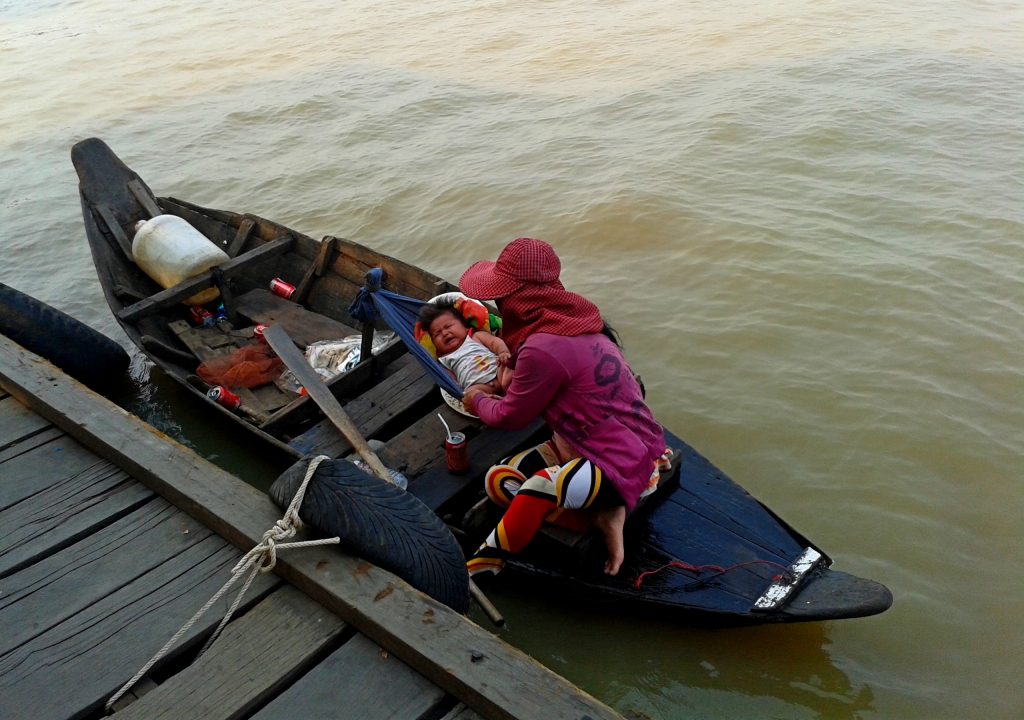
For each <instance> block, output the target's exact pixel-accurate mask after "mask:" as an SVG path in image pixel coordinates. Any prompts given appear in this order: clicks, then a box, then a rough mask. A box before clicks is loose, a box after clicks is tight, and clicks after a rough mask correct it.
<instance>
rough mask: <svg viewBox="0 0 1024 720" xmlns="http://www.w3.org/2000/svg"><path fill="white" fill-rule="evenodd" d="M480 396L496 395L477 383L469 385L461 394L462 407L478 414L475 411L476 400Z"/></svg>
mask: <svg viewBox="0 0 1024 720" xmlns="http://www.w3.org/2000/svg"><path fill="white" fill-rule="evenodd" d="M482 397H497V396H496V395H495V394H494V393H490V392H487V391H485V390H484V389H483V388H482V387H481V386H479V385H470V386H469V388H468V389H467V390H466V392H465V393H464V394H463V395H462V407H464V408H466V410H467V411H469V412H471V413H473V414H474V415H479V414H480V413H478V412H477V411H476V401H477V400H479V399H480V398H482Z"/></svg>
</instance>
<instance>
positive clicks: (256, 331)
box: [252, 324, 267, 343]
mask: <svg viewBox="0 0 1024 720" xmlns="http://www.w3.org/2000/svg"><path fill="white" fill-rule="evenodd" d="M266 329H267V326H266V325H262V324H261V325H257V326H256V327H254V328H253V329H252V336H253V337H254V338H256V339H257V340H259V341H260V342H261V343H265V342H266V341H267V339H266V338H265V337H263V331H264V330H266Z"/></svg>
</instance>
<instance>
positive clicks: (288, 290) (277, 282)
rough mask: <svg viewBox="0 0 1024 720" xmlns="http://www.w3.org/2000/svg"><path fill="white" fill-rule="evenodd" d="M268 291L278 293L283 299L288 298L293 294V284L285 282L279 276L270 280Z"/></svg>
mask: <svg viewBox="0 0 1024 720" xmlns="http://www.w3.org/2000/svg"><path fill="white" fill-rule="evenodd" d="M270 292H272V293H274V294H275V295H280V296H281V297H283V298H284V299H285V300H290V299H291V297H292V295H294V294H295V286H294V285H291V284H290V283H286V282H285V281H284V280H282V279H281V278H274V279H273V280H271V281H270Z"/></svg>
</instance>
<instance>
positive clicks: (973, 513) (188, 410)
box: [0, 0, 1024, 719]
mask: <svg viewBox="0 0 1024 720" xmlns="http://www.w3.org/2000/svg"><path fill="white" fill-rule="evenodd" d="M905 6H906V7H905ZM0 98H2V103H0V232H2V235H0V247H2V249H3V255H2V257H3V263H2V264H0V281H2V282H5V283H7V284H9V285H13V286H15V287H17V288H19V289H21V290H23V291H25V292H28V293H30V294H32V295H34V296H36V297H38V298H40V299H42V300H44V301H47V302H50V303H51V304H53V305H55V306H57V307H58V308H60V309H62V310H64V311H66V312H69V313H71V314H73V315H75V316H76V317H78V318H80V319H82V320H85V321H86V322H88V323H90V324H91V325H93V326H94V327H97V328H99V329H101V330H103V331H104V332H106V333H107V334H109V335H111V336H113V337H116V338H118V339H121V340H124V336H123V335H121V333H120V330H119V329H118V328H117V326H116V324H115V322H114V321H113V319H112V317H111V315H110V312H109V310H108V308H107V307H106V305H105V303H104V300H103V298H102V295H101V292H100V289H99V285H98V283H97V281H96V278H95V273H94V271H93V268H92V264H91V259H90V255H89V251H88V248H87V245H86V242H85V239H84V234H83V229H82V223H81V217H80V210H79V205H78V197H77V191H76V178H75V176H74V172H73V170H72V168H71V163H70V160H69V155H68V153H69V150H70V148H71V145H72V144H73V143H74V142H75V141H77V140H80V139H82V138H85V137H88V136H91V135H97V136H100V137H102V138H104V139H105V140H106V141H107V142H108V143H109V144H110V145H111V146H112V147H113V148H114V150H115V151H116V152H118V153H119V154H120V155H121V156H122V157H123V158H124V159H125V161H126V162H128V163H129V164H130V165H132V166H133V167H134V168H135V169H136V170H137V171H138V172H140V174H142V175H143V176H144V177H145V178H146V180H147V182H148V183H149V184H150V185H151V186H152V187H153V189H154V190H155V191H156V192H157V193H158V194H173V195H175V196H178V197H181V198H185V199H188V200H192V201H195V202H199V203H201V204H204V205H208V206H213V207H223V208H227V209H233V210H238V211H249V212H254V213H256V214H259V215H263V216H266V217H270V218H273V219H275V220H278V221H280V222H282V223H285V224H287V225H291V226H293V227H295V228H297V229H299V230H301V231H303V232H305V233H307V234H309V235H313V236H319V235H323V234H328V233H330V234H336V235H341V236H344V237H348V238H351V239H353V240H356V241H358V242H361V243H365V244H367V245H371V246H374V247H376V248H379V249H381V250H383V251H385V252H387V253H389V254H393V255H398V256H401V257H402V258H404V259H406V260H408V261H410V262H413V263H416V264H420V265H422V266H424V267H426V268H428V269H430V270H432V271H434V272H437V273H438V274H441V275H443V276H445V277H448V278H452V279H455V278H457V277H458V276H459V274H460V273H461V271H462V270H463V269H464V268H465V267H466V266H467V265H469V264H470V263H471V262H472V261H474V260H477V259H480V258H494V257H495V256H496V254H497V252H498V251H499V249H500V248H501V247H502V246H503V245H504V244H505V243H506V242H507V241H508V240H511V239H512V238H514V237H516V236H519V235H535V236H538V237H543V238H545V239H547V240H548V241H550V242H551V243H553V244H554V245H555V246H556V248H557V249H558V251H559V253H560V254H561V256H562V259H563V265H564V267H565V273H564V275H565V281H566V284H567V285H568V286H569V287H570V288H571V289H574V290H576V291H579V292H581V293H583V294H585V295H587V296H588V297H590V298H592V299H593V300H594V301H595V302H597V303H598V305H600V306H601V307H602V309H603V310H604V311H605V313H606V315H607V316H608V317H609V319H610V321H611V322H612V323H613V324H614V325H616V326H617V327H619V329H620V330H621V331H622V334H623V336H624V338H625V341H626V345H627V352H628V355H629V357H630V359H631V361H632V364H633V365H634V366H635V367H636V369H637V370H639V371H640V372H641V373H642V374H643V376H644V378H645V380H646V383H647V387H648V390H649V398H650V400H651V404H652V406H653V407H654V409H655V412H656V414H657V415H658V416H659V418H660V419H661V420H662V422H664V423H665V424H666V425H668V426H669V427H671V428H673V429H674V430H675V431H676V432H677V433H679V434H680V435H682V436H683V437H685V438H686V439H687V440H688V441H689V442H691V443H692V444H693V445H694V446H695V447H697V448H698V449H699V450H701V451H702V452H703V453H704V454H705V455H707V456H708V457H709V458H711V459H712V461H714V462H715V463H716V464H718V465H719V466H720V467H722V469H724V470H725V471H726V472H727V473H729V474H730V475H731V476H732V477H733V478H734V479H736V480H737V481H738V482H739V483H740V484H742V485H744V486H745V487H746V488H748V489H749V490H750V491H751V492H752V493H754V494H755V495H756V496H757V497H759V498H760V499H761V500H763V501H764V502H765V503H766V504H767V505H769V506H770V507H771V508H773V509H774V510H776V511H777V512H778V513H779V514H780V515H782V516H783V517H784V518H785V519H786V520H788V521H789V522H790V523H792V524H793V525H794V526H795V527H796V528H797V529H799V530H800V531H802V532H803V533H805V534H806V535H808V536H809V537H811V538H813V539H814V540H815V541H816V542H817V543H818V544H820V545H821V546H822V547H823V548H824V549H825V550H826V551H827V552H829V553H830V554H831V555H832V556H833V557H834V559H835V561H836V567H838V568H840V569H843V570H847V571H850V572H853V573H855V574H859V575H864V576H868V577H872V578H875V579H877V580H880V581H882V582H884V583H886V584H887V585H888V586H889V587H890V588H892V590H893V593H894V595H895V605H894V607H893V608H892V610H890V611H889V612H887V613H886V614H884V615H881V616H878V617H874V618H868V619H862V620H854V621H844V622H835V623H826V624H818V625H813V626H806V627H783V628H754V629H733V630H715V631H710V630H705V629H699V628H686V627H673V626H670V625H667V624H665V623H660V622H653V621H647V620H644V619H642V618H631V617H609V616H608V615H607V614H602V613H601V612H599V610H594V611H592V612H590V611H588V612H583V613H580V612H578V611H577V610H576V609H575V608H567V607H563V606H560V605H558V604H550V603H549V604H542V603H539V602H537V601H535V600H534V599H532V598H530V597H526V596H524V595H523V594H517V593H515V592H508V593H501V594H498V595H496V597H495V600H496V601H497V602H498V603H499V604H500V605H501V607H502V609H503V610H504V612H505V613H506V615H507V616H508V617H509V622H510V625H509V629H508V630H507V631H505V633H504V634H505V636H506V637H507V638H508V639H509V641H510V642H512V643H514V644H516V645H518V646H520V647H522V648H523V649H525V650H526V651H527V652H529V653H531V654H533V655H534V656H536V657H537V658H538V659H540V660H541V661H542V662H544V663H545V664H547V665H549V666H551V667H553V668H554V669H555V670H556V671H558V672H560V673H562V674H563V675H565V676H566V677H568V678H570V679H571V680H573V681H574V682H577V683H578V684H580V685H582V686H583V687H584V688H586V689H587V690H589V691H590V692H592V693H593V694H595V695H596V696H598V697H599V698H601V699H602V700H604V701H605V702H607V703H609V704H611V705H613V706H614V707H615V708H617V709H618V710H620V711H621V712H623V713H625V714H626V715H627V716H634V717H638V718H694V717H701V718H730V719H732V718H743V717H773V718H965V717H970V718H1016V717H1020V716H1021V715H1022V714H1024V698H1022V694H1021V690H1020V683H1021V675H1022V666H1024V662H1022V660H1024V650H1022V648H1024V620H1022V616H1024V567H1022V563H1021V561H1020V551H1021V548H1022V546H1024V492H1022V485H1021V479H1022V478H1021V476H1022V469H1024V463H1022V456H1024V376H1022V371H1024V361H1022V348H1024V285H1022V278H1024V121H1022V119H1021V109H1022V108H1024V9H1022V6H1021V5H1020V4H1019V3H1013V2H1005V1H999V0H991V1H988V2H985V1H982V0H975V1H971V0H932V1H930V2H919V3H913V4H911V3H892V2H879V1H876V0H866V1H865V2H860V3H846V2H837V1H829V0H823V1H822V2H815V3H808V2H797V1H796V0H781V1H779V2H770V3H769V2H755V1H753V0H726V1H724V2H690V3H678V4H671V3H654V2H641V1H639V0H633V1H632V2H630V1H625V2H594V3H578V2H561V1H556V2H549V3H505V2H487V1H484V2H466V1H465V0H462V1H460V0H442V1H441V2H439V3H419V2H417V3H414V2H390V3H372V2H367V1H366V0H361V1H355V2H348V3H327V2H319V1H318V0H308V1H307V2H302V3H297V2H289V3H262V4H254V3H244V2H238V1H237V0H225V1H224V2H221V3H209V4H205V5H202V6H193V4H191V3H164V2H159V1H157V0H140V1H139V2H134V3H130V4H124V3H116V2H112V1H111V0H92V1H91V2H88V3H85V2H59V1H56V0H55V1H52V2H21V1H14V0H0ZM136 374H137V382H138V388H137V391H136V397H134V398H133V399H132V402H133V404H134V406H135V407H136V408H137V409H138V411H139V412H141V413H143V414H144V415H146V416H147V417H148V418H149V419H151V420H152V421H153V422H155V423H157V424H159V425H161V426H162V427H164V428H165V429H167V430H169V431H170V432H171V433H172V434H174V435H175V436H177V437H179V438H181V439H182V440H183V441H185V442H186V443H188V444H190V445H191V446H193V447H195V448H197V449H198V450H199V451H200V452H202V453H203V454H204V455H206V456H207V457H210V458H212V459H213V460H215V461H217V462H221V463H223V464H225V465H226V466H228V467H229V468H230V469H233V470H235V471H237V472H240V473H243V474H246V475H247V476H250V477H252V478H253V479H255V480H256V481H260V482H261V481H265V480H266V477H265V476H266V475H267V473H268V470H267V469H266V468H262V467H260V466H259V464H258V463H257V462H255V461H254V460H253V459H252V458H250V457H248V456H247V455H246V453H245V451H244V447H243V446H241V445H240V443H239V442H238V438H236V437H232V436H229V437H223V438H222V437H219V433H218V428H217V427H216V426H215V425H212V424H211V423H210V422H209V421H208V419H207V418H205V417H203V415H202V407H201V406H198V405H197V404H195V403H193V402H191V401H190V400H189V399H187V398H185V397H183V396H182V395H181V394H179V393H178V392H176V391H175V388H173V387H172V386H171V385H170V383H169V382H168V381H167V380H166V379H164V378H162V377H160V376H159V375H158V374H157V373H154V374H153V375H152V377H150V376H149V374H148V373H147V372H146V368H145V367H143V366H141V364H140V366H138V367H136Z"/></svg>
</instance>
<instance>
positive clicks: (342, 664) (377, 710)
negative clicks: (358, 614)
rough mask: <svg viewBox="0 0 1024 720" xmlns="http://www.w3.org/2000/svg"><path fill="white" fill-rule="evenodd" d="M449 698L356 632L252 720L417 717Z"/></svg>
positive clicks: (401, 719) (403, 719)
mask: <svg viewBox="0 0 1024 720" xmlns="http://www.w3.org/2000/svg"><path fill="white" fill-rule="evenodd" d="M444 699H445V692H444V690H442V689H441V688H439V687H437V686H436V685H435V684H434V683H432V682H430V681H429V680H427V679H426V678H424V677H423V676H422V675H420V674H419V673H417V672H416V671H414V670H412V669H411V668H410V667H409V666H408V665H406V664H405V663H403V662H402V661H401V660H399V659H398V658H397V657H394V656H393V655H390V654H389V653H386V652H384V651H383V650H382V649H381V648H380V647H379V646H378V645H376V644H375V643H373V642H372V641H371V640H369V639H368V638H367V637H366V636H365V635H356V636H355V637H354V638H352V639H351V640H349V641H348V642H347V643H345V645H344V646H342V647H341V648H340V649H338V650H336V651H335V652H334V653H332V654H331V655H330V656H329V657H328V658H327V659H325V660H324V661H323V662H322V663H320V664H319V665H317V666H316V668H314V669H313V670H312V671H310V672H309V673H308V674H307V675H305V676H304V677H302V678H300V679H299V680H298V682H296V683H295V684H294V685H293V686H292V687H291V688H289V689H288V690H287V692H284V693H282V694H281V695H280V696H278V697H277V698H276V699H275V700H274V701H273V702H271V703H270V704H269V705H267V706H266V707H265V708H263V709H262V710H261V711H260V712H258V713H256V715H254V716H253V718H252V720H291V719H292V718H296V717H300V718H303V720H415V719H416V718H420V717H423V716H424V715H426V714H427V713H428V712H430V711H431V710H433V709H434V708H436V707H437V706H438V705H439V704H440V703H441V702H442V701H443V700H444Z"/></svg>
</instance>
